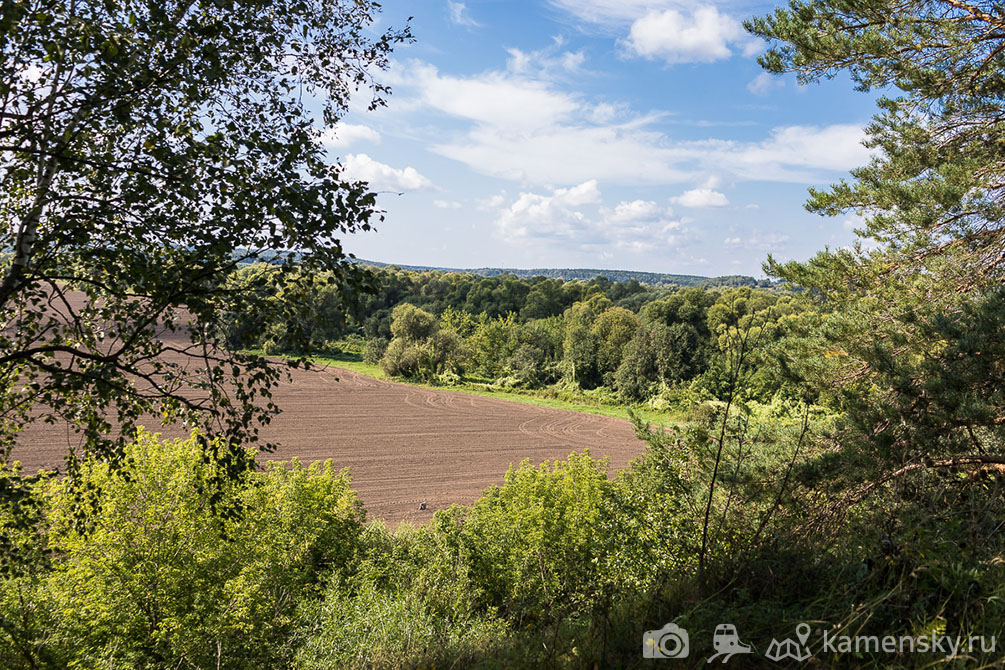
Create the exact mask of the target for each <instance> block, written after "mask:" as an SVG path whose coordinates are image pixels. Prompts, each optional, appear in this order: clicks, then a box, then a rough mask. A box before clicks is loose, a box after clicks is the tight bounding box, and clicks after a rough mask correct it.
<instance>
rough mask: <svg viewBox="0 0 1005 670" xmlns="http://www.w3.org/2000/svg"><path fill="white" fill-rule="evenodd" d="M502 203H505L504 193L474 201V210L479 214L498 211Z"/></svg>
mask: <svg viewBox="0 0 1005 670" xmlns="http://www.w3.org/2000/svg"><path fill="white" fill-rule="evenodd" d="M504 202H506V191H503V192H502V193H499V194H496V195H493V196H489V197H488V198H479V199H478V200H476V201H475V209H477V210H478V211H480V212H488V211H491V210H494V209H498V208H499V207H501V206H502V204H503V203H504Z"/></svg>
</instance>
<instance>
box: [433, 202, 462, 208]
mask: <svg viewBox="0 0 1005 670" xmlns="http://www.w3.org/2000/svg"><path fill="white" fill-rule="evenodd" d="M433 207H439V208H440V209H460V208H461V207H462V205H461V203H459V202H457V201H456V200H434V201H433Z"/></svg>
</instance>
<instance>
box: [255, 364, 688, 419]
mask: <svg viewBox="0 0 1005 670" xmlns="http://www.w3.org/2000/svg"><path fill="white" fill-rule="evenodd" d="M248 353H255V354H261V352H257V351H256V352H248ZM279 357H280V358H292V357H290V356H282V355H280V356H279ZM308 360H309V361H310V362H311V363H312V364H314V365H320V366H327V367H332V368H341V369H343V370H351V371H352V372H356V373H359V374H361V375H366V376H367V377H373V378H374V379H383V380H386V381H393V382H397V383H400V384H408V385H409V386H417V387H419V388H426V389H436V390H438V391H453V392H455V393H466V394H468V395H476V396H482V397H484V398H496V399H498V400H507V401H510V402H518V403H523V404H524V405H535V406H537V407H550V408H552V409H565V410H569V411H571V412H580V413H582V414H596V415H598V416H609V417H614V418H616V419H628V418H629V417H628V409H629V408H628V407H627V406H625V405H611V404H606V403H601V402H597V401H593V400H591V399H589V398H585V397H584V398H582V399H577V400H568V399H564V398H552V397H547V395H546V394H547V392H548V391H547V389H516V390H508V389H495V388H491V387H490V386H489V385H488V384H487V383H484V382H481V381H478V380H472V379H468V378H465V379H464V380H463V383H462V384H460V385H457V386H438V385H434V384H428V383H426V382H422V381H416V380H412V379H398V378H393V377H390V376H388V375H387V374H386V373H385V372H384V371H383V370H381V368H380V366H379V365H370V364H369V363H364V362H363V360H362V356H360V355H358V354H349V353H340V354H325V355H324V356H310V357H308ZM632 411H634V413H635V415H636V416H638V417H640V418H642V419H643V420H644V421H646V422H648V423H654V424H659V425H667V424H676V423H681V422H682V419H681V418H680V417H678V416H674V415H671V414H668V413H665V412H656V411H653V410H651V409H648V408H640V407H635V408H632Z"/></svg>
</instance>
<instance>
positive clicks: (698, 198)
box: [670, 188, 729, 208]
mask: <svg viewBox="0 0 1005 670" xmlns="http://www.w3.org/2000/svg"><path fill="white" fill-rule="evenodd" d="M670 200H671V202H673V203H674V204H676V205H681V206H683V207H696V208H697V207H725V206H726V205H728V204H729V199H728V198H727V197H726V196H725V194H723V193H720V192H719V191H714V190H712V189H710V188H693V189H691V190H690V191H684V192H683V193H681V194H680V195H679V196H677V197H676V198H671V199H670Z"/></svg>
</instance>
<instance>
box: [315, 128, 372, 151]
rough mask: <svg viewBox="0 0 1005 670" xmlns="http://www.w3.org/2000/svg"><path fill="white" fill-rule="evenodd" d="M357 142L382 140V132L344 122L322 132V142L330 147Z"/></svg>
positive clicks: (339, 146) (344, 145)
mask: <svg viewBox="0 0 1005 670" xmlns="http://www.w3.org/2000/svg"><path fill="white" fill-rule="evenodd" d="M356 142H374V143H376V142H380V133H378V132H377V131H376V130H374V129H373V128H370V127H369V126H363V125H356V124H352V123H342V122H339V123H336V124H335V126H334V127H333V128H328V129H327V130H325V131H324V132H323V133H321V144H323V145H324V146H325V147H326V148H329V149H338V148H342V147H347V146H349V145H351V144H355V143H356Z"/></svg>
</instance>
